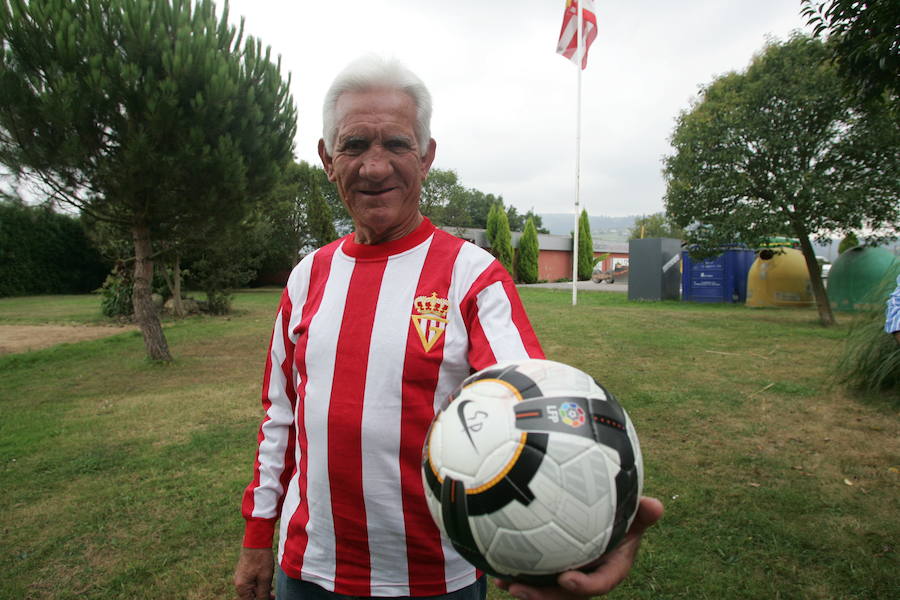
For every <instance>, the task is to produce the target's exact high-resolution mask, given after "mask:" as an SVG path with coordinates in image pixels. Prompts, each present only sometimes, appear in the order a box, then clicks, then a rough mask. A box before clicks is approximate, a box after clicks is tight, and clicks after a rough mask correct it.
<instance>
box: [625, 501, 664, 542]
mask: <svg viewBox="0 0 900 600" xmlns="http://www.w3.org/2000/svg"><path fill="white" fill-rule="evenodd" d="M665 511H666V509H665V507H663V503H662V502H660V501H659V500H657V499H656V498H650V497H649V496H642V497H641V501H640V503H639V504H638V512H637V515H635V517H634V522H633V523H632V524H631V529H629V531H628V533H632V532H633V533H635V534H637V535H641V534H643V533H644V531H645V530H646V529H647V528H648V527H650V526H651V525H653V524H654V523H656V522H657V521H659V520H660V519H661V518H662V516H663V513H664V512H665Z"/></svg>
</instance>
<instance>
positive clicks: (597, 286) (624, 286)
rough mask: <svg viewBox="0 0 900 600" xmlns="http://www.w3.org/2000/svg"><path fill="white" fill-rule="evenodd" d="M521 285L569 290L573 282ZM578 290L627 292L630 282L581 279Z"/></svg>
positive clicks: (523, 285)
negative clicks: (601, 281) (597, 281)
mask: <svg viewBox="0 0 900 600" xmlns="http://www.w3.org/2000/svg"><path fill="white" fill-rule="evenodd" d="M519 287H538V288H553V289H556V290H569V291H570V292H571V291H572V282H571V281H568V282H560V283H529V284H520V285H519ZM578 291H579V292H627V291H628V282H627V281H624V282H621V283H620V282H616V283H605V282H604V283H594V282H593V281H579V282H578Z"/></svg>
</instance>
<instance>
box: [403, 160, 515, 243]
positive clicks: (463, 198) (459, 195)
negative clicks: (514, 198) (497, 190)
mask: <svg viewBox="0 0 900 600" xmlns="http://www.w3.org/2000/svg"><path fill="white" fill-rule="evenodd" d="M495 204H499V205H500V208H501V209H502V210H505V211H507V218H510V214H512V215H513V216H512V218H513V219H515V220H516V222H521V223H522V224H523V223H524V221H522V218H521V217H520V216H518V213H517V211H516V209H515V208H512V207H510V208H508V209H507V208H506V207H504V205H503V197H502V196H495V195H493V194H485V193H484V192H482V191H480V190H477V189H475V188H467V187H465V186H463V185H462V184H461V183H460V182H459V177H458V176H457V174H456V172H455V171H453V170H443V169H431V171H429V173H428V178H427V179H426V180H425V183H424V184H423V185H422V199H421V202H420V208H421V210H422V214H424V215H425V216H426V217H428V218H429V219H431V221H432V222H433V223H434V224H435V225H440V226H446V227H474V228H476V229H490V227H489V226H488V216H489V214H490V210H491V207H493V206H494V205H495ZM510 229H511V230H513V231H518V230H517V229H515V228H513V227H511V228H510Z"/></svg>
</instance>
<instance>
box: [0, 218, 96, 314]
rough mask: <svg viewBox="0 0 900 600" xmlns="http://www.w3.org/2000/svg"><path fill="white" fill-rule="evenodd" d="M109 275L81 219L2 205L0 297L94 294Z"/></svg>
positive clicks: (0, 222) (0, 226) (0, 220)
mask: <svg viewBox="0 0 900 600" xmlns="http://www.w3.org/2000/svg"><path fill="white" fill-rule="evenodd" d="M109 269H110V265H109V264H108V263H107V262H106V261H104V260H103V258H102V257H101V256H100V254H99V253H98V252H97V251H96V250H95V249H94V248H93V247H92V246H91V243H90V240H89V239H88V237H87V236H86V235H85V233H84V229H83V228H82V225H81V222H80V220H79V219H78V218H75V217H71V216H68V215H64V214H60V213H56V212H54V211H53V210H52V209H50V208H47V207H43V206H27V205H25V204H21V203H17V202H9V201H0V297H4V296H26V295H36V294H81V293H86V292H91V291H93V290H95V289H97V288H99V287H100V285H101V284H102V283H103V280H104V278H105V277H106V274H107V273H108V272H109Z"/></svg>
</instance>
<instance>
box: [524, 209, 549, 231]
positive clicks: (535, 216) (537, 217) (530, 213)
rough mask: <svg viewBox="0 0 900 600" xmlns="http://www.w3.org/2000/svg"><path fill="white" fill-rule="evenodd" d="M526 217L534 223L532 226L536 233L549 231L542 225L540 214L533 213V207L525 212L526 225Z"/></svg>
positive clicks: (526, 220) (526, 221)
mask: <svg viewBox="0 0 900 600" xmlns="http://www.w3.org/2000/svg"><path fill="white" fill-rule="evenodd" d="M528 219H531V220H532V222H533V223H534V228H535V230H536V231H537V232H538V233H550V230H549V229H547V228H546V227H544V222H543V220H542V219H541V215H538V214H535V212H534V209H533V208H530V209H528V212H527V213H525V223H526V226H527V223H528Z"/></svg>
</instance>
